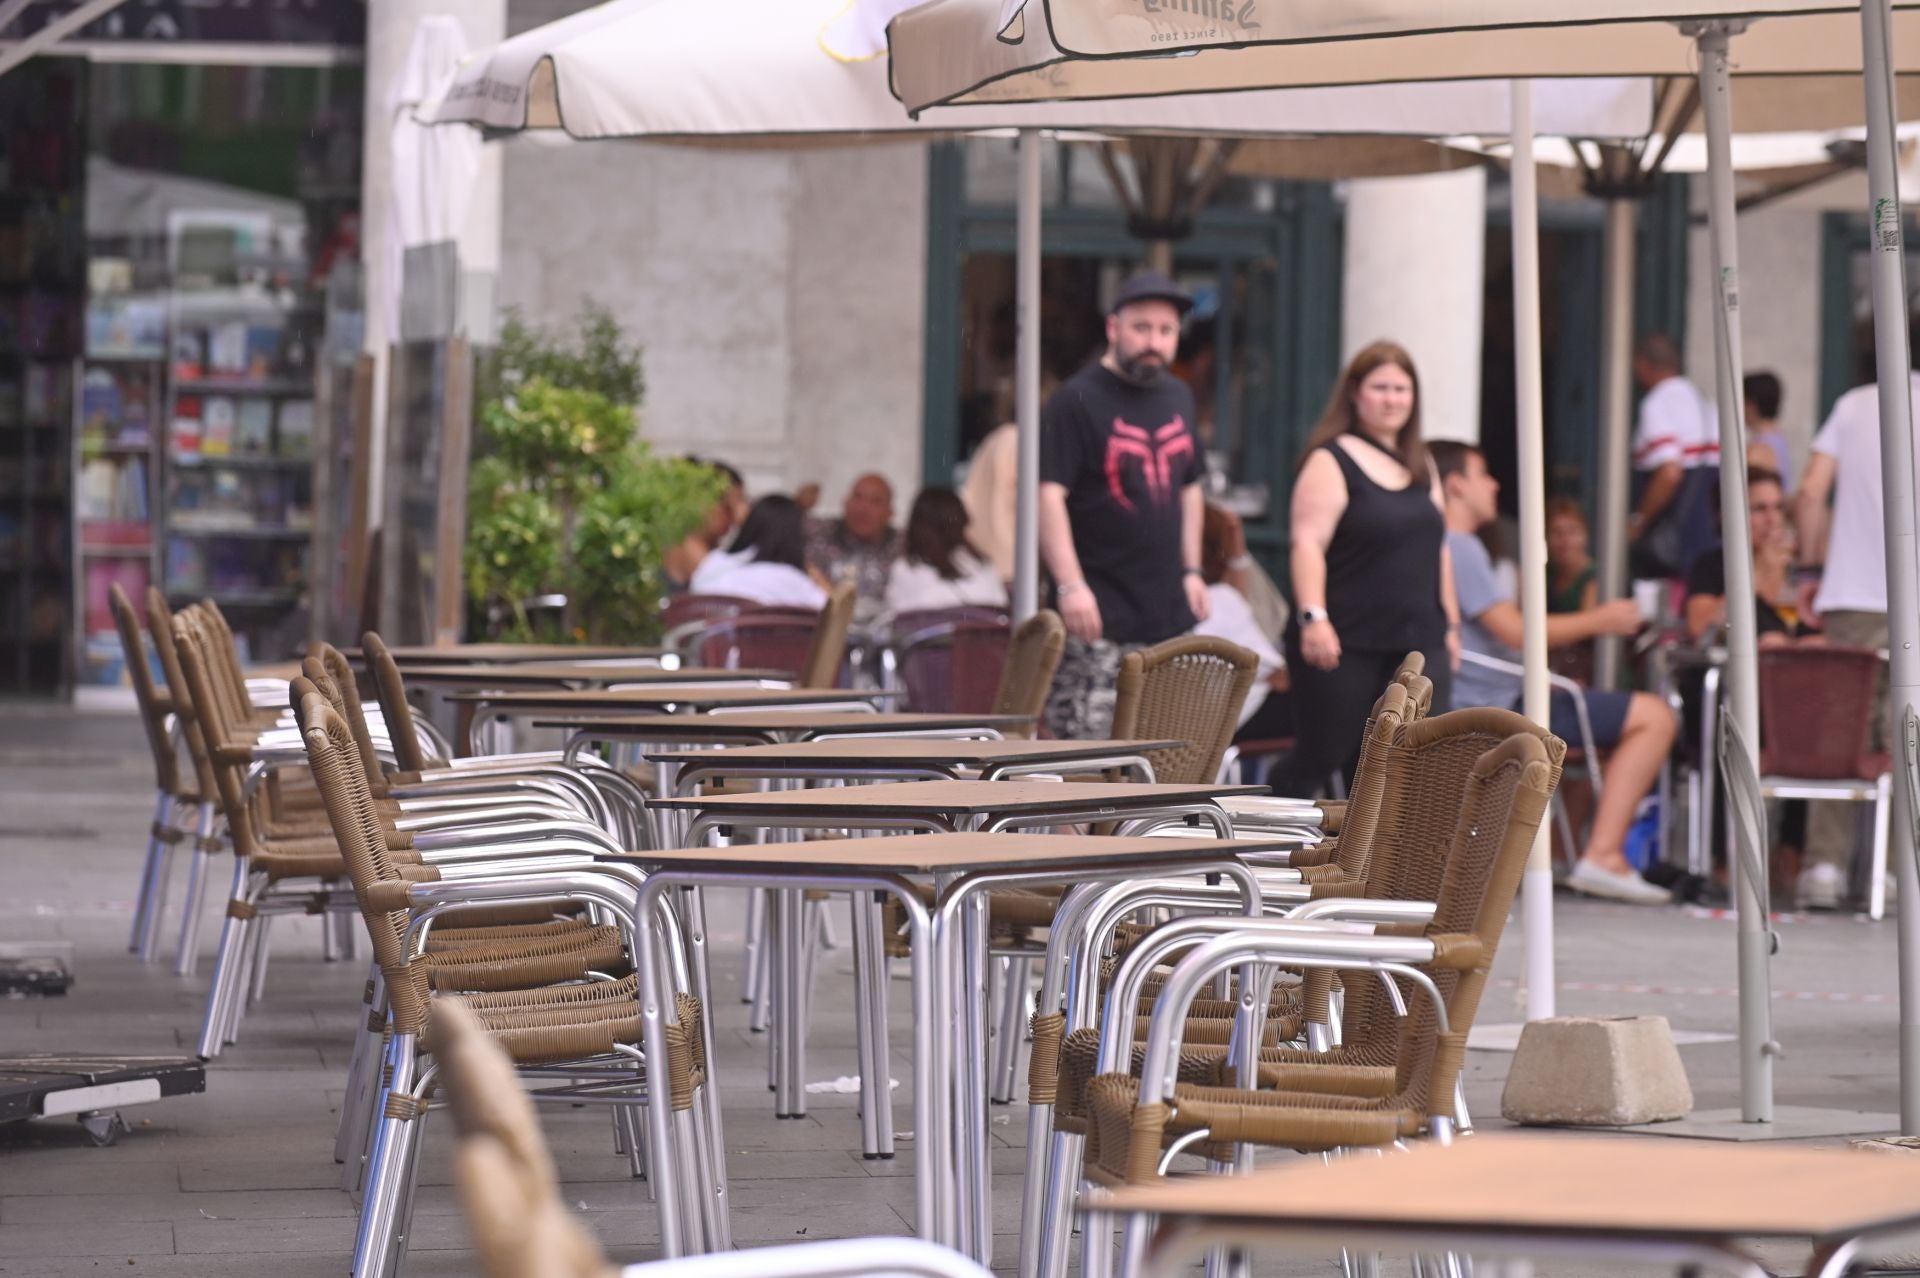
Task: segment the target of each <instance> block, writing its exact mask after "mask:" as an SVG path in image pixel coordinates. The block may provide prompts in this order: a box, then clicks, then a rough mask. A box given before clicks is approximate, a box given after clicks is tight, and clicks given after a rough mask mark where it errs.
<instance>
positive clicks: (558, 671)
mask: <svg viewBox="0 0 1920 1278" xmlns="http://www.w3.org/2000/svg"><path fill="white" fill-rule="evenodd" d="M793 677H794V675H793V671H791V670H730V669H727V668H726V667H724V666H684V667H682V668H680V669H678V670H668V669H666V668H665V667H662V666H608V665H588V664H584V663H581V662H575V661H566V662H554V661H522V662H517V663H514V664H511V665H448V666H423V667H421V668H419V669H415V670H409V671H407V672H406V678H407V682H408V683H418V684H469V685H473V684H477V685H482V686H485V687H490V688H505V687H509V686H513V685H522V684H524V685H529V686H538V685H541V684H552V685H555V686H558V685H563V684H570V683H578V684H588V685H591V686H594V687H604V686H605V685H607V684H610V683H715V682H726V681H729V680H735V681H741V682H744V681H746V680H750V679H792V678H793Z"/></svg>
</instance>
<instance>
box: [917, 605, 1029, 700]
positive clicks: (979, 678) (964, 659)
mask: <svg viewBox="0 0 1920 1278" xmlns="http://www.w3.org/2000/svg"><path fill="white" fill-rule="evenodd" d="M1012 638H1013V632H1012V630H1011V629H1010V628H1009V627H1008V626H1007V623H1006V622H1005V621H980V620H966V619H962V620H955V621H941V622H935V623H932V624H929V625H924V626H921V627H919V628H918V629H915V630H911V631H902V630H896V631H895V632H894V640H893V644H892V647H891V648H890V651H893V652H895V653H896V654H897V659H898V663H899V672H900V683H901V684H902V685H903V686H904V687H905V689H906V693H907V706H908V708H910V709H913V710H924V711H934V712H939V713H952V712H962V713H971V714H985V713H989V712H991V711H992V709H993V702H994V698H995V697H996V696H997V695H998V694H999V691H1000V684H1001V682H1002V681H1003V680H1004V679H1005V677H1006V665H1007V645H1008V643H1009V642H1010V641H1011V640H1012Z"/></svg>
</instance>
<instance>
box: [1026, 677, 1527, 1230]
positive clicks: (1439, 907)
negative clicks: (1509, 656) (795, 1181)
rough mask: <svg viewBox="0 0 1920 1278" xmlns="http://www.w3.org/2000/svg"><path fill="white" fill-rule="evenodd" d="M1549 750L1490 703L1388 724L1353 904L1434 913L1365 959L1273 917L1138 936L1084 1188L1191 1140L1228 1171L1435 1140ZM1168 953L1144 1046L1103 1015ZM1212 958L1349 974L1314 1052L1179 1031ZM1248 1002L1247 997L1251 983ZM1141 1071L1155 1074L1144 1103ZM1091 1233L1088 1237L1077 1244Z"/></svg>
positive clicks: (1140, 988) (1443, 1132) (1144, 1173)
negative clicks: (1264, 1152) (1183, 953)
mask: <svg viewBox="0 0 1920 1278" xmlns="http://www.w3.org/2000/svg"><path fill="white" fill-rule="evenodd" d="M1564 754H1565V747H1564V744H1563V743H1561V742H1560V741H1559V740H1558V739H1557V738H1553V737H1551V736H1549V735H1547V734H1545V733H1543V732H1541V731H1540V730H1539V729H1537V728H1536V727H1534V726H1533V725H1531V724H1529V723H1528V722H1527V721H1526V720H1524V719H1522V718H1520V716H1517V715H1513V714H1510V713H1508V712H1505V711H1496V710H1467V711H1458V712H1455V713H1453V714H1449V715H1443V716H1439V717H1438V718H1434V719H1429V720H1423V721H1420V722H1416V723H1413V724H1410V725H1407V726H1405V727H1404V728H1401V729H1400V730H1399V731H1398V732H1397V734H1396V737H1395V740H1394V741H1393V742H1392V744H1391V746H1390V747H1389V749H1388V752H1387V769H1386V773H1387V781H1386V786H1385V789H1384V792H1383V795H1382V798H1381V803H1380V815H1379V820H1378V827H1377V830H1376V834H1375V839H1374V849H1373V853H1372V857H1371V864H1370V866H1369V870H1368V875H1367V896H1368V897H1369V898H1371V899H1374V900H1382V901H1395V900H1397V901H1408V902H1412V901H1420V900H1424V901H1429V902H1434V903H1435V904H1434V906H1433V907H1432V912H1431V916H1430V918H1429V919H1428V921H1426V922H1425V923H1421V924H1412V925H1407V924H1401V925H1383V926H1381V927H1379V928H1378V929H1376V934H1377V936H1378V937H1379V941H1378V944H1379V945H1381V946H1383V947H1384V950H1383V953H1382V954H1380V955H1375V956H1374V959H1373V960H1372V961H1350V960H1352V958H1353V951H1352V950H1351V946H1352V945H1353V944H1354V939H1353V937H1352V935H1351V934H1350V933H1349V934H1347V935H1346V936H1345V938H1344V943H1345V944H1347V945H1348V946H1349V950H1348V952H1347V953H1346V954H1344V955H1343V954H1341V953H1340V952H1338V951H1333V950H1326V949H1316V948H1315V946H1316V941H1317V939H1318V938H1316V936H1315V929H1314V927H1313V926H1312V925H1311V924H1308V925H1301V924H1297V923H1288V922H1269V923H1254V922H1251V921H1245V920H1238V921H1226V920H1212V921H1209V923H1208V924H1203V925H1199V926H1195V925H1188V926H1187V928H1186V931H1187V932H1189V933H1190V934H1191V935H1188V936H1184V937H1175V936H1173V935H1172V933H1173V931H1174V929H1171V928H1170V929H1169V930H1168V935H1167V937H1166V938H1164V939H1165V940H1166V941H1167V944H1165V945H1164V946H1163V947H1162V948H1161V949H1158V950H1156V949H1153V948H1152V942H1138V943H1137V944H1141V945H1144V946H1147V947H1148V948H1147V951H1146V952H1145V953H1143V954H1139V955H1135V956H1134V958H1135V960H1136V961H1135V962H1134V963H1132V964H1130V965H1129V966H1123V968H1122V971H1121V974H1120V975H1119V977H1118V978H1117V985H1116V988H1115V989H1114V990H1113V991H1111V993H1110V995H1109V1000H1108V1008H1109V1012H1108V1015H1107V1018H1106V1023H1105V1025H1104V1027H1103V1031H1102V1035H1101V1042H1100V1050H1099V1056H1098V1060H1099V1064H1100V1068H1101V1072H1100V1073H1099V1075H1098V1076H1097V1077H1095V1078H1093V1079H1092V1080H1090V1081H1089V1082H1087V1083H1086V1084H1085V1087H1084V1094H1083V1097H1082V1098H1081V1112H1082V1115H1083V1117H1082V1123H1083V1125H1084V1129H1085V1131H1086V1133H1087V1147H1086V1166H1085V1175H1086V1178H1087V1179H1088V1181H1089V1182H1091V1184H1092V1185H1095V1186H1099V1185H1108V1184H1115V1183H1120V1182H1122V1181H1126V1180H1139V1179H1142V1178H1145V1177H1150V1176H1154V1175H1158V1174H1160V1169H1161V1167H1162V1165H1163V1155H1164V1154H1165V1152H1166V1147H1170V1146H1171V1145H1172V1143H1174V1142H1181V1147H1182V1148H1185V1147H1187V1146H1189V1145H1192V1144H1193V1143H1194V1142H1195V1141H1200V1142H1202V1144H1201V1146H1200V1149H1201V1150H1202V1151H1203V1152H1205V1153H1206V1154H1207V1155H1208V1156H1209V1157H1210V1158H1211V1159H1213V1160H1214V1161H1215V1165H1216V1166H1230V1165H1233V1164H1234V1162H1235V1161H1236V1160H1237V1161H1239V1162H1240V1163H1241V1165H1244V1163H1245V1155H1246V1154H1247V1151H1248V1149H1249V1147H1251V1146H1253V1145H1260V1144H1268V1145H1279V1146H1283V1147H1286V1148H1293V1149H1299V1150H1306V1151H1324V1150H1328V1149H1334V1148H1340V1147H1347V1146H1363V1147H1374V1146H1380V1145H1385V1144H1391V1143H1393V1142H1395V1141H1398V1140H1401V1139H1405V1138H1410V1137H1413V1136H1418V1135H1428V1134H1431V1135H1436V1136H1438V1137H1440V1138H1443V1139H1444V1138H1448V1137H1449V1136H1450V1135H1451V1132H1452V1130H1453V1126H1454V1122H1455V1120H1456V1117H1457V1115H1458V1114H1459V1107H1458V1098H1457V1090H1456V1089H1457V1081H1458V1075H1459V1067H1460V1062H1461V1054H1462V1052H1463V1051H1464V1043H1465V1036H1466V1033H1467V1030H1468V1029H1469V1028H1470V1026H1471V1022H1472V1018H1473V1015H1474V1013H1475V1011H1476V1010H1477V1006H1478V1001H1479V997H1480V993H1481V991H1482V989H1483V988H1484V984H1485V977H1486V972H1487V970H1488V967H1489V965H1490V964H1491V962H1492V957H1493V952H1494V949H1495V948H1496V946H1497V944H1498V941H1499V936H1500V932H1501V929H1502V927H1503V925H1504V922H1505V918H1506V914H1507V911H1508V909H1509V907H1510V905H1511V901H1512V897H1513V893H1514V890H1515V887H1516V885H1517V883H1518V880H1519V874H1520V871H1521V869H1522V867H1523V866H1524V862H1525V858H1526V854H1527V849H1528V848H1529V847H1530V845H1531V841H1532V838H1533V833H1534V831H1535V830H1536V829H1537V827H1538V824H1539V821H1540V819H1541V816H1542V814H1543V813H1544V812H1545V811H1546V805H1547V803H1548V801H1549V800H1550V798H1551V796H1552V793H1553V789H1554V787H1555V785H1556V784H1557V780H1558V774H1559V766H1560V761H1561V759H1563V758H1564ZM1356 801H1358V796H1356ZM1350 811H1351V809H1350ZM1321 936H1322V937H1324V936H1325V934H1324V933H1322V934H1321ZM1367 944H1372V943H1367ZM1396 946H1398V947H1399V949H1397V950H1396V949H1395V948H1394V947H1396ZM1180 948H1187V949H1188V950H1189V953H1188V955H1187V957H1186V958H1185V959H1183V960H1181V962H1179V963H1178V964H1176V965H1175V966H1174V968H1173V970H1172V971H1171V973H1167V974H1165V976H1164V978H1163V979H1162V980H1161V981H1160V982H1159V985H1160V989H1159V990H1158V992H1157V994H1156V995H1155V996H1154V997H1153V998H1152V999H1151V1000H1150V1001H1149V1002H1148V1003H1147V1004H1146V1006H1148V1007H1149V1008H1150V1015H1151V1019H1150V1022H1149V1027H1148V1031H1147V1035H1146V1042H1145V1045H1144V1049H1143V1048H1142V1047H1141V1046H1140V1044H1139V1039H1138V1034H1139V1026H1138V1023H1137V1021H1136V1020H1135V1018H1134V1017H1133V1016H1126V1017H1125V1018H1124V1020H1125V1022H1126V1023H1124V1024H1122V1023H1121V1018H1120V1017H1119V1016H1118V1015H1117V1014H1116V1012H1115V1011H1114V1010H1113V1009H1115V1008H1120V1007H1127V1008H1129V1009H1131V1008H1132V1007H1134V1006H1137V1005H1138V1000H1139V999H1140V998H1141V995H1142V994H1143V992H1144V989H1145V982H1143V981H1142V979H1141V977H1142V975H1143V969H1145V968H1146V967H1147V965H1148V964H1149V963H1151V962H1152V961H1153V960H1155V959H1157V958H1160V957H1164V956H1166V955H1168V954H1171V953H1172V952H1174V951H1175V950H1177V949H1180ZM1227 954H1232V955H1234V958H1233V960H1232V962H1233V963H1234V964H1238V963H1243V962H1247V961H1253V960H1256V959H1257V960H1258V961H1259V962H1262V963H1284V964H1292V965H1295V966H1299V967H1304V968H1305V969H1306V971H1307V980H1308V983H1309V986H1310V987H1311V986H1312V985H1313V984H1314V983H1316V982H1319V981H1323V980H1328V979H1329V978H1330V977H1331V976H1332V975H1334V974H1335V973H1338V972H1341V971H1347V972H1349V973H1350V974H1352V975H1353V976H1354V977H1355V979H1350V980H1348V981H1347V982H1346V983H1345V984H1346V990H1347V995H1346V998H1347V1007H1346V1018H1345V1031H1346V1032H1345V1036H1344V1038H1343V1040H1342V1041H1341V1042H1340V1043H1339V1044H1337V1045H1335V1046H1333V1047H1332V1048H1331V1049H1329V1050H1325V1051H1311V1050H1305V1049H1303V1048H1300V1047H1288V1046H1279V1047H1276V1046H1272V1045H1264V1046H1261V1047H1260V1048H1258V1049H1257V1051H1253V1052H1250V1051H1248V1049H1246V1048H1245V1047H1242V1046H1237V1045H1236V1047H1235V1048H1234V1049H1233V1050H1232V1051H1231V1052H1229V1051H1228V1050H1225V1049H1222V1048H1220V1047H1218V1046H1215V1045H1212V1044H1209V1043H1206V1042H1204V1041H1201V1042H1196V1041H1194V1037H1195V1036H1193V1035H1192V1034H1190V1032H1188V1031H1189V1028H1190V1027H1191V1026H1192V1025H1193V1023H1194V1012H1195V1007H1196V999H1195V995H1196V994H1198V993H1199V992H1200V990H1201V985H1200V983H1199V982H1200V979H1201V978H1200V977H1199V975H1198V974H1199V973H1200V972H1201V971H1202V970H1204V971H1205V973H1206V978H1207V979H1212V978H1214V977H1215V976H1216V975H1217V974H1220V973H1222V972H1223V970H1224V968H1225V967H1226V966H1228V964H1227V963H1226V962H1224V961H1223V960H1224V956H1225V955H1227ZM1140 960H1145V961H1144V962H1142V961H1140ZM1396 964H1397V966H1396ZM1355 969H1358V971H1355ZM1383 971H1386V972H1391V973H1394V975H1393V981H1394V984H1393V987H1392V988H1391V989H1390V988H1389V987H1388V986H1387V985H1386V984H1385V983H1384V981H1383V980H1382V979H1380V978H1379V977H1378V976H1376V975H1362V974H1364V973H1376V974H1377V973H1381V972H1383ZM1325 988H1326V987H1324V986H1323V987H1322V995H1321V996H1322V997H1324V989H1325ZM1255 997H1256V1004H1255V1005H1256V1006H1260V1005H1263V1003H1264V1000H1261V999H1260V997H1259V992H1258V991H1256V993H1255ZM1307 997H1309V998H1311V997H1313V995H1312V994H1311V992H1309V994H1308V996H1307ZM1409 1009H1410V1012H1409ZM1201 1019H1202V1020H1204V1019H1205V1018H1204V1017H1203V1018H1201ZM1249 1041H1251V1040H1249V1039H1246V1038H1241V1039H1240V1040H1239V1042H1240V1043H1245V1042H1249ZM1141 1078H1147V1079H1151V1080H1153V1081H1152V1082H1151V1083H1150V1084H1149V1085H1147V1087H1146V1090H1145V1092H1144V1093H1143V1092H1142V1085H1141V1083H1140V1082H1139V1079H1141ZM1063 1090H1064V1089H1063ZM1183 1138H1184V1139H1183ZM1163 1143H1164V1147H1163ZM1063 1209H1064V1204H1063V1203H1061V1202H1058V1201H1055V1202H1050V1203H1048V1204H1047V1213H1046V1215H1047V1220H1048V1223H1049V1224H1052V1225H1053V1226H1054V1228H1056V1229H1058V1228H1060V1227H1062V1226H1061V1224H1060V1222H1059V1221H1058V1220H1057V1219H1056V1217H1057V1216H1058V1214H1059V1213H1060V1212H1061V1211H1062V1210H1063ZM1096 1232H1100V1231H1096ZM1105 1241H1106V1240H1105V1234H1104V1232H1100V1237H1099V1238H1096V1239H1090V1240H1089V1244H1088V1245H1089V1246H1090V1247H1094V1248H1096V1249H1097V1248H1101V1247H1104V1246H1105ZM1094 1263H1098V1260H1097V1259H1096V1260H1095V1262H1094Z"/></svg>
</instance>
